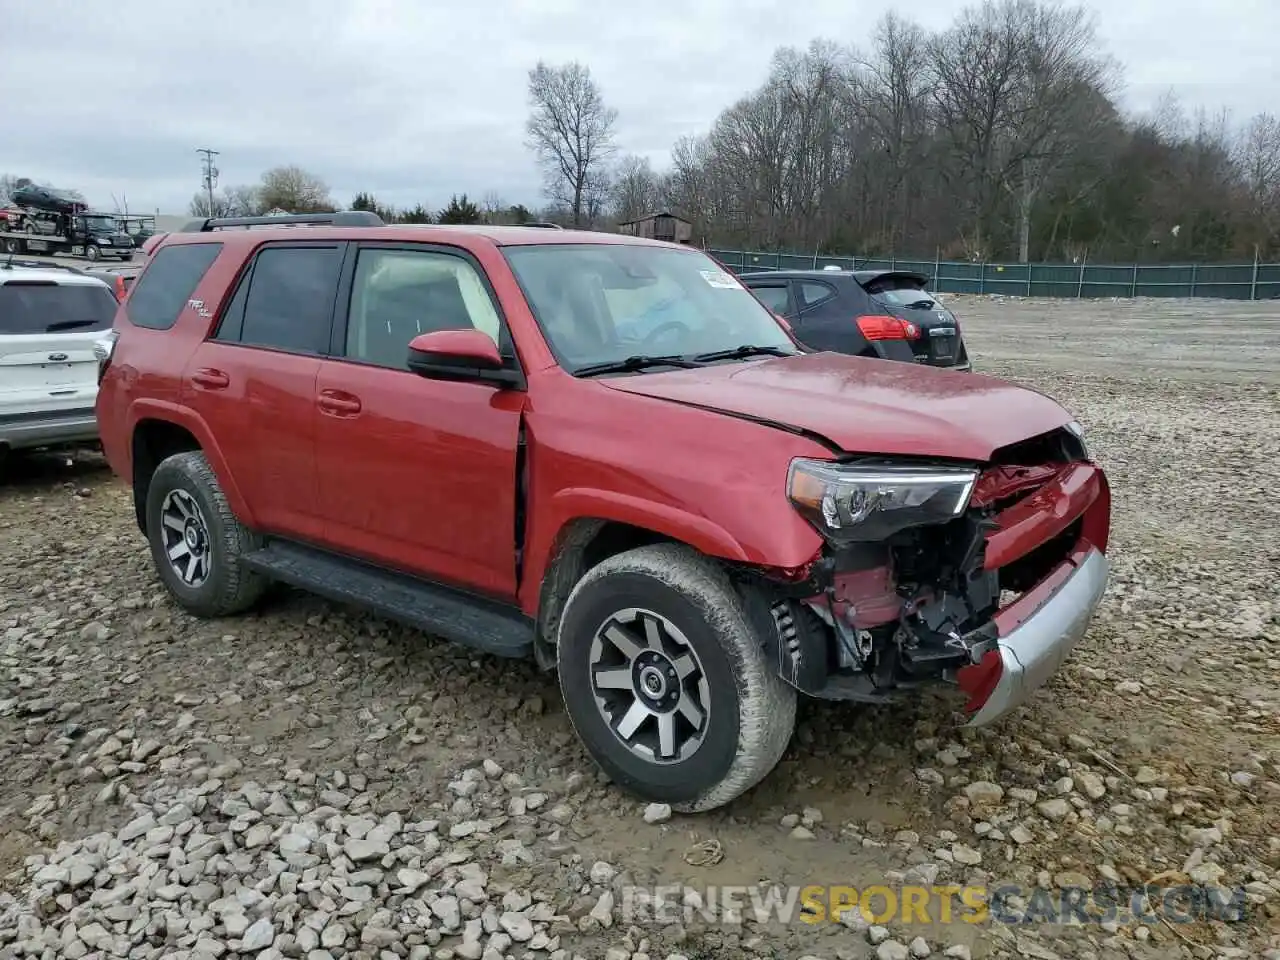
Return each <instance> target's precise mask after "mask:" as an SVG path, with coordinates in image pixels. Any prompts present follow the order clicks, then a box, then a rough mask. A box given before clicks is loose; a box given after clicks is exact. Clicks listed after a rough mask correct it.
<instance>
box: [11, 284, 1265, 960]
mask: <svg viewBox="0 0 1280 960" xmlns="http://www.w3.org/2000/svg"><path fill="white" fill-rule="evenodd" d="M957 310H958V313H959V315H960V316H961V318H962V322H963V323H964V326H965V336H966V338H967V339H968V340H969V341H970V343H971V346H972V349H973V353H974V356H975V358H976V359H977V361H978V365H979V369H981V371H982V372H983V373H991V374H994V375H997V376H1007V377H1010V378H1012V379H1015V380H1018V381H1020V382H1024V383H1026V384H1028V385H1029V386H1032V387H1034V388H1036V389H1039V390H1043V391H1044V392H1046V393H1048V394H1049V395H1050V396H1053V397H1055V398H1058V399H1060V400H1061V401H1062V402H1063V404H1064V405H1065V406H1066V407H1067V408H1068V409H1070V410H1071V411H1072V415H1073V416H1076V417H1078V418H1079V419H1080V421H1081V422H1082V423H1084V424H1085V425H1086V428H1087V431H1088V443H1089V446H1090V449H1091V452H1092V453H1093V455H1094V456H1096V457H1097V458H1098V460H1099V461H1100V462H1101V463H1102V464H1103V465H1104V466H1105V467H1106V468H1107V470H1108V473H1109V479H1110V481H1111V484H1112V490H1113V511H1114V521H1115V525H1114V529H1113V532H1112V536H1111V545H1110V547H1109V549H1108V554H1109V557H1110V560H1111V565H1112V566H1111V580H1110V583H1109V585H1108V590H1107V594H1106V597H1105V598H1104V600H1103V602H1102V605H1101V607H1100V608H1099V611H1098V614H1097V616H1096V618H1095V620H1094V622H1093V624H1092V625H1091V627H1090V630H1089V633H1088V635H1087V636H1086V637H1085V638H1084V639H1083V640H1082V641H1081V642H1080V643H1079V644H1078V645H1077V647H1076V648H1075V649H1074V650H1073V652H1072V655H1071V657H1070V658H1069V659H1068V660H1067V661H1066V663H1064V664H1063V666H1062V667H1061V669H1060V670H1059V671H1058V672H1057V673H1056V674H1055V676H1054V677H1053V678H1052V680H1051V681H1050V682H1049V683H1048V684H1047V685H1046V686H1045V687H1044V688H1043V689H1042V690H1040V691H1038V692H1037V693H1036V695H1035V696H1034V697H1033V698H1032V699H1031V700H1030V701H1029V702H1028V703H1027V704H1026V705H1025V706H1024V707H1022V708H1020V710H1019V711H1018V712H1017V713H1016V714H1015V715H1013V716H1011V717H1009V718H1008V719H1007V720H1006V721H1004V722H1003V723H1001V724H1000V725H999V726H998V728H993V729H981V730H958V729H956V728H955V727H954V726H953V725H952V724H951V722H950V719H951V705H952V702H951V700H949V699H947V698H945V697H941V698H938V699H937V702H936V703H935V701H934V700H933V699H932V698H924V699H921V700H919V701H913V702H911V703H910V704H907V705H903V706H890V707H883V708H881V707H875V708H871V707H868V708H867V709H865V710H857V711H853V710H841V709H837V706H838V705H832V704H824V703H813V704H806V707H805V709H804V710H803V711H802V712H801V718H800V721H799V724H798V728H797V731H796V736H795V739H794V741H793V745H792V747H791V748H790V750H789V752H788V758H787V762H786V763H784V764H782V765H780V766H779V767H778V769H777V770H776V771H774V773H773V774H772V775H771V776H770V778H769V780H768V781H766V782H765V783H764V784H762V786H761V787H760V788H759V789H758V790H756V791H754V792H753V794H752V797H751V798H750V800H749V802H747V803H745V804H734V805H733V806H732V807H731V808H729V809H727V810H721V811H715V812H713V813H711V814H708V815H697V816H693V815H691V816H689V817H681V818H680V820H679V821H678V822H677V823H672V822H671V821H672V818H673V814H672V810H671V808H670V807H669V806H667V805H663V804H650V805H646V804H644V803H637V802H636V801H635V800H633V799H631V798H629V797H626V796H624V795H623V794H622V793H621V792H620V791H619V790H618V788H617V787H616V786H615V785H613V784H611V783H609V782H608V780H607V778H605V777H604V776H603V775H600V774H599V773H598V772H597V771H596V769H595V768H594V767H593V766H592V764H591V763H590V761H589V759H588V758H587V757H586V755H585V753H584V752H583V750H582V748H581V747H580V746H579V744H578V742H577V740H576V738H575V737H574V735H573V732H572V729H571V727H570V726H569V724H568V721H567V719H566V717H565V714H564V711H563V709H562V707H561V705H560V703H559V699H558V691H557V690H556V686H555V681H554V678H553V677H548V676H547V675H545V674H543V673H541V672H539V671H538V670H536V669H535V668H533V667H532V666H530V665H527V664H520V663H509V662H506V661H502V662H498V661H496V660H493V659H492V658H485V657H478V656H476V655H475V654H474V653H472V652H470V651H466V650H462V649H460V648H455V647H452V646H450V645H448V644H445V643H443V642H438V641H435V640H433V639H431V638H425V637H423V636H422V635H421V634H420V633H417V632H415V631H412V630H408V629H405V628H402V627H399V626H396V625H394V624H391V623H388V622H386V621H382V620H379V619H378V618H376V617H371V616H367V615H364V614H362V613H360V612H358V611H354V610H350V609H347V608H343V607H338V606H334V605H330V604H327V603H325V602H324V601H321V600H319V599H317V598H314V597H307V596H304V595H301V594H297V593H295V592H292V591H287V590H282V591H279V592H278V594H277V595H276V596H273V598H272V599H271V601H270V603H266V604H264V606H263V607H262V608H261V609H260V610H259V611H256V612H255V613H253V614H250V615H246V616H241V617H232V618H226V619H219V620H208V621H206V620H200V619H197V618H194V617H191V616H188V615H187V614H185V613H183V612H181V611H180V610H179V609H178V607H177V606H176V605H175V604H174V603H173V602H172V601H171V600H170V599H168V597H167V595H166V594H165V592H164V590H163V588H162V587H161V585H160V583H159V581H158V580H157V578H156V575H155V572H154V569H153V568H152V564H151V559H150V554H149V550H148V548H147V546H146V544H145V542H144V541H143V540H142V539H141V537H140V535H139V533H138V530H137V527H136V523H135V521H134V518H133V502H132V494H131V491H130V490H129V489H128V487H127V486H126V485H125V484H123V483H121V482H118V481H116V480H115V479H113V478H112V477H111V476H110V475H109V474H108V473H106V472H105V471H104V470H103V467H102V461H101V458H100V457H98V456H97V455H94V454H88V453H86V454H85V455H83V456H77V457H76V458H74V460H73V462H72V465H71V466H68V465H67V464H66V461H65V459H63V458H56V457H41V456H36V457H31V458H23V459H22V460H20V461H15V462H10V463H7V464H6V465H5V469H6V470H7V471H8V472H7V473H6V475H5V478H4V479H2V480H0V557H2V558H4V560H9V559H10V558H19V560H20V562H17V563H9V562H3V561H0V764H2V769H3V770H4V773H5V775H4V777H3V778H0V818H2V821H0V822H3V823H4V825H5V829H4V843H2V844H0V876H4V877H5V881H4V883H3V886H0V891H2V892H0V958H4V960H9V958H10V957H12V958H14V960H19V958H20V960H35V958H39V960H61V958H64V957H65V958H67V960H98V958H100V957H101V958H126V957H127V958H129V960H235V958H237V957H249V958H253V960H344V958H350V960H392V958H393V957H394V958H396V960H446V958H448V957H453V958H455V960H467V958H474V960H506V958H507V957H511V958H514V960H524V957H525V955H526V954H529V955H530V960H532V958H544V960H576V958H597V957H604V956H606V954H607V952H608V951H610V950H613V951H615V954H614V955H615V956H624V955H625V956H626V957H627V958H628V960H635V958H637V957H640V958H644V960H648V958H654V960H656V958H661V957H667V956H668V955H674V954H680V955H684V956H686V957H703V958H714V957H730V956H732V957H743V958H744V960H748V958H749V960H758V958H761V957H768V956H787V957H799V956H805V955H809V956H814V957H821V958H823V960H833V958H835V960H845V958H847V957H852V958H854V960H862V958H863V957H866V956H869V955H875V953H876V951H877V950H879V949H880V948H882V947H884V948H886V949H887V950H889V951H893V949H894V947H893V946H887V945H888V944H889V943H890V942H891V941H892V943H893V944H895V945H896V946H898V947H901V946H902V944H903V943H905V942H906V941H907V940H908V939H909V936H914V934H915V932H916V931H915V930H911V931H909V933H908V932H906V931H899V932H898V935H897V937H896V938H895V936H894V935H892V934H891V933H890V932H889V931H888V930H882V931H880V930H874V929H873V928H871V927H870V926H869V925H867V924H866V923H865V921H864V920H862V918H861V917H858V916H857V914H856V913H854V914H846V918H848V917H850V916H852V917H857V919H858V921H860V922H857V923H853V922H849V924H848V925H847V926H846V925H835V924H824V925H814V926H813V927H810V926H808V925H805V924H792V925H790V926H789V927H788V928H787V929H785V930H780V929H777V927H776V926H770V925H756V924H753V923H748V924H747V925H746V926H745V927H734V926H732V925H730V924H723V925H722V924H719V923H710V922H706V921H704V920H702V919H699V917H698V916H697V915H696V914H695V916H694V918H693V920H692V922H690V923H688V924H685V923H683V922H677V923H670V922H659V921H652V920H647V919H644V918H643V916H642V911H635V912H634V914H633V913H631V912H629V910H631V907H632V904H630V903H629V901H628V897H629V896H630V892H631V891H634V890H635V889H651V888H652V886H653V885H655V884H659V883H664V882H666V881H668V880H670V879H671V878H684V879H685V880H686V882H690V883H691V884H693V885H694V886H697V885H698V884H701V883H704V882H710V881H707V880H704V879H703V874H704V873H706V872H707V868H706V867H704V866H695V865H693V864H691V863H688V862H686V861H685V859H684V858H685V856H686V855H687V854H688V852H689V851H690V850H691V849H693V848H695V847H698V848H701V847H703V846H706V844H707V842H708V841H709V840H711V839H712V838H714V840H715V843H716V848H717V850H718V851H719V856H721V857H723V866H720V867H716V868H715V869H716V871H717V872H719V871H724V872H725V873H724V875H725V876H729V875H732V876H738V877H774V878H777V877H789V876H795V875H796V861H795V858H796V856H797V854H798V852H801V851H802V854H803V858H804V861H805V863H804V866H805V870H804V872H805V873H806V874H808V875H812V876H815V877H847V878H848V881H847V882H849V883H850V884H851V885H853V886H855V887H858V888H865V887H866V886H868V885H872V884H880V883H886V882H888V883H889V884H890V885H891V886H894V885H897V884H902V883H918V884H924V885H932V884H951V883H965V882H974V883H982V884H988V885H991V886H996V885H1000V884H1006V883H1011V884H1018V885H1021V886H1023V887H1024V888H1026V887H1031V886H1035V885H1038V884H1040V885H1059V884H1075V883H1077V882H1079V881H1085V882H1088V883H1090V884H1091V883H1093V882H1095V881H1096V880H1099V879H1105V880H1108V881H1110V882H1113V883H1117V884H1120V885H1122V886H1126V885H1132V884H1141V883H1143V882H1145V881H1147V880H1148V879H1149V878H1151V877H1157V876H1165V877H1169V876H1172V877H1175V878H1177V877H1178V875H1179V874H1184V875H1185V876H1186V877H1187V878H1189V879H1190V880H1191V881H1192V882H1204V883H1220V884H1223V885H1228V886H1232V887H1237V886H1238V887H1240V888H1241V889H1243V890H1244V891H1245V892H1246V894H1247V896H1248V897H1249V898H1250V899H1249V908H1250V909H1249V911H1248V912H1247V915H1246V917H1245V918H1244V919H1243V920H1242V921H1241V922H1234V923H1226V924H1218V925H1214V926H1213V927H1212V929H1210V928H1208V927H1206V928H1205V929H1199V928H1196V929H1191V930H1188V931H1187V932H1188V936H1189V937H1190V939H1191V940H1192V941H1194V942H1195V943H1196V944H1197V945H1200V944H1207V945H1208V946H1207V947H1200V946H1197V947H1196V948H1195V950H1193V949H1192V947H1191V946H1190V945H1189V944H1187V943H1184V942H1183V941H1182V940H1181V939H1180V938H1178V937H1176V936H1174V935H1173V934H1171V933H1170V931H1169V930H1168V929H1167V928H1166V927H1164V926H1163V925H1158V924H1157V925H1152V926H1151V927H1150V928H1134V927H1120V926H1117V927H1116V928H1115V929H1112V930H1109V929H1106V928H1105V927H1100V926H1091V927H1086V928H1081V929H1079V930H1073V931H1069V932H1067V933H1059V932H1058V931H1052V932H1051V931H1049V930H1048V929H1045V930H1041V929H1038V928H1036V929H1028V930H1023V929H1017V930H1003V931H1000V932H1002V933H1008V934H1010V935H1011V936H1012V938H1013V939H1004V938H1001V937H1000V936H999V933H1000V932H995V931H993V932H992V940H991V942H990V943H984V944H983V947H984V955H995V956H999V955H1000V954H1004V955H1007V956H1029V957H1037V956H1038V957H1044V956H1048V955H1051V956H1057V957H1059V958H1062V960H1089V958H1091V957H1093V958H1098V960H1101V958H1103V957H1109V956H1113V955H1115V956H1119V955H1125V956H1129V957H1132V958H1133V960H1175V958H1176V960H1235V958H1240V960H1248V958H1254V957H1261V958H1266V960H1270V957H1271V956H1272V955H1274V954H1275V951H1277V950H1280V943H1278V942H1276V939H1275V933H1274V930H1275V929H1276V923H1277V921H1278V920H1280V886H1278V882H1280V873H1277V865H1280V840H1276V839H1275V838H1276V837H1277V835H1278V834H1280V823H1278V822H1277V819H1276V811H1277V810H1278V809H1280V753H1278V751H1277V747H1276V743H1275V723H1274V720H1275V717H1276V716H1277V715H1278V713H1280V655H1278V654H1277V652H1276V651H1277V650H1280V603H1278V602H1277V600H1276V599H1275V589H1274V584H1275V583H1276V582H1277V579H1280V503H1278V502H1277V500H1276V498H1275V495H1274V491H1275V490H1276V489H1278V488H1280V460H1277V458H1276V457H1274V455H1273V451H1274V450H1276V449H1280V416H1277V414H1276V411H1277V409H1280V375H1278V373H1277V371H1280V363H1277V358H1280V326H1277V325H1276V323H1274V322H1273V321H1274V318H1275V316H1276V313H1275V305H1274V303H1271V302H1266V303H1256V304H1249V303H1244V302H1238V301H1237V302H1224V303H1213V302H1211V301H1199V302H1195V303H1188V302H1184V301H1178V300H1173V299H1159V300H1152V301H1147V300H1142V299H1141V298H1139V299H1136V300H1122V301H1117V302H1112V301H1106V302H1102V303H1094V302H1090V301H1071V300H1061V301H1037V300H1033V299H1012V298H1008V297H1006V298H1003V299H1001V300H993V299H988V298H978V297H966V298H961V299H960V300H958V301H957ZM1205 330H1212V331H1213V336H1212V337H1206V336H1205V335H1204V331H1205ZM1046 331H1051V332H1052V336H1049V335H1048V334H1047V333H1046ZM1228 342H1231V343H1239V342H1247V343H1248V344H1249V345H1250V346H1249V350H1248V351H1235V352H1233V353H1232V352H1228V353H1223V352H1222V351H1221V349H1220V347H1221V344H1222V343H1228ZM1223 490H1229V491H1230V496H1229V497H1224V496H1223V495H1222V491H1223ZM1153 491H1156V492H1158V497H1156V494H1155V493H1153ZM1153 498H1156V499H1153ZM1157 500H1158V502H1156V501H1157ZM1206 503H1212V504H1213V514H1214V528H1213V536H1212V537H1209V538H1206V537H1205V536H1204V504H1206ZM847 784H858V785H859V791H860V793H865V797H860V798H859V802H858V804H857V805H855V806H852V807H850V806H846V805H845V803H844V799H843V791H844V790H845V788H846V785H847ZM819 808H822V809H825V813H826V815H825V817H824V815H823V813H822V810H820V809H819ZM853 809H857V810H866V811H874V810H893V811H895V816H901V818H902V819H901V822H900V823H899V822H898V821H896V820H895V822H894V823H884V822H877V821H875V820H867V819H847V818H848V817H851V816H853V814H852V813H843V811H845V810H853ZM872 815H873V814H870V813H865V814H860V816H863V817H865V816H872ZM641 819H644V820H645V821H646V822H647V823H650V824H656V825H662V826H659V827H658V828H657V829H654V830H648V829H646V828H645V827H644V826H643V825H641V827H640V829H639V830H638V832H635V836H633V837H628V836H627V827H626V825H627V824H635V823H638V822H639V821H640V820H641ZM780 823H781V824H783V826H781V827H780V826H779V824H780ZM908 825H909V827H910V829H909V830H907V829H901V828H900V827H905V826H908ZM620 827H621V829H620ZM633 829H634V828H633ZM795 830H799V831H800V833H799V834H798V835H799V836H801V837H803V836H805V832H807V833H809V834H815V833H816V834H819V835H821V838H822V841H821V842H817V843H815V842H805V841H803V840H795V841H792V840H791V839H790V838H789V836H788V834H789V833H790V832H791V831H795ZM978 858H980V859H978ZM886 878H889V879H888V880H887V881H886ZM1167 882H1172V883H1177V882H1182V881H1181V880H1180V879H1175V880H1172V881H1167ZM715 906H718V905H715ZM677 912H678V911H677ZM744 912H746V911H744ZM530 931H532V932H530ZM1139 931H1141V932H1139ZM926 932H927V933H928V935H929V936H931V937H934V938H936V939H938V940H940V941H941V940H942V939H943V938H945V936H946V932H945V931H944V930H943V929H942V928H938V929H936V930H932V931H931V932H930V931H926ZM982 932H983V933H984V934H985V933H987V931H986V930H984V931H982ZM525 934H529V939H527V940H523V941H522V940H520V939H518V937H522V936H524V935H525ZM864 936H865V937H866V938H867V939H868V940H870V941H872V945H870V946H868V945H867V944H865V943H857V942H855V941H858V940H861V939H862V938H863V937H864ZM912 945H914V941H912V944H909V945H908V946H907V947H906V950H907V951H908V955H910V951H911V947H912ZM618 951H621V953H619V952H618ZM1197 951H1199V952H1197ZM939 954H941V955H942V956H945V957H949V958H951V960H962V958H964V957H965V956H967V955H968V952H967V950H966V949H965V948H964V947H963V946H961V945H953V946H950V947H947V948H945V949H943V948H942V946H941V945H940V944H939V946H937V947H935V948H934V953H933V955H934V956H938V955H939Z"/></svg>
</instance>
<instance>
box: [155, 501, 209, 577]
mask: <svg viewBox="0 0 1280 960" xmlns="http://www.w3.org/2000/svg"><path fill="white" fill-rule="evenodd" d="M160 522H161V525H162V528H163V529H162V534H163V536H164V551H165V555H166V556H168V558H169V565H170V566H171V567H172V568H173V572H174V573H176V574H177V575H178V579H179V580H181V581H182V582H183V583H184V584H186V585H187V586H188V587H199V586H201V585H202V584H203V583H204V582H205V580H207V579H208V578H209V561H210V557H209V552H210V542H209V525H208V524H207V523H206V522H205V519H204V512H203V511H202V510H201V509H200V504H199V503H197V502H196V499H195V497H193V496H191V494H189V493H187V491H185V490H180V489H174V490H170V491H169V492H168V494H166V495H165V498H164V503H162V504H161V505H160Z"/></svg>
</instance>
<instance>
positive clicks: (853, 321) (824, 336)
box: [738, 270, 970, 370]
mask: <svg viewBox="0 0 1280 960" xmlns="http://www.w3.org/2000/svg"><path fill="white" fill-rule="evenodd" d="M738 279H740V280H741V281H742V282H743V283H744V284H745V285H746V286H747V287H748V288H750V289H751V291H752V292H754V293H755V295H756V296H757V297H759V298H760V301H761V302H762V303H763V304H764V305H765V306H766V307H768V308H769V309H770V310H772V311H773V312H774V313H776V314H779V315H780V316H783V317H785V318H786V319H787V321H788V322H789V323H790V324H791V326H792V328H793V330H794V331H795V335H796V337H797V339H799V340H800V342H801V343H803V344H805V346H808V347H811V348H813V349H814V350H830V351H832V352H835V353H849V354H854V355H855V356H866V357H879V358H881V359H883V360H909V361H913V362H915V363H927V364H929V365H931V366H936V367H948V368H950V369H953V370H969V369H970V363H969V353H968V351H967V350H966V349H965V345H964V337H963V336H962V335H961V333H960V324H959V322H958V321H957V320H956V317H955V314H953V313H952V312H951V311H950V310H948V309H947V308H946V307H945V306H943V305H942V304H941V303H939V302H938V300H937V299H935V298H934V296H933V294H931V293H929V292H928V291H927V290H926V289H925V285H926V284H927V283H928V282H929V278H928V277H926V276H924V275H922V274H919V273H912V272H910V271H906V270H776V271H769V272H767V273H744V274H741V275H740V276H739V277H738Z"/></svg>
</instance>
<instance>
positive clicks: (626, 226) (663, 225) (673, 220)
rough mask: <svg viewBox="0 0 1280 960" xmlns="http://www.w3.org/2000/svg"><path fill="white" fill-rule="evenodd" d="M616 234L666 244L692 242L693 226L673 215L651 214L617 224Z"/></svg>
mask: <svg viewBox="0 0 1280 960" xmlns="http://www.w3.org/2000/svg"><path fill="white" fill-rule="evenodd" d="M618 232H619V233H625V234H627V236H631V237H645V238H647V239H649V240H665V241H667V242H668V243H692V242H693V224H692V223H690V222H689V221H688V220H685V219H684V218H683V217H677V216H676V215H675V214H674V213H652V214H650V215H649V216H647V217H641V218H640V219H639V220H628V221H626V222H625V223H620V224H618Z"/></svg>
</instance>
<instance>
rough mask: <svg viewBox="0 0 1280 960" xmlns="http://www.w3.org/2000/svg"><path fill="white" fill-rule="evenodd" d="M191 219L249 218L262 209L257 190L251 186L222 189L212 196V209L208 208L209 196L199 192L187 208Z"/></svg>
mask: <svg viewBox="0 0 1280 960" xmlns="http://www.w3.org/2000/svg"><path fill="white" fill-rule="evenodd" d="M188 209H189V210H190V213H191V215H192V216H193V217H251V216H255V215H256V214H259V213H261V212H262V211H263V210H264V209H266V208H264V207H263V206H262V201H261V199H260V198H259V193H258V188H257V187H251V186H238V187H223V189H222V190H221V192H219V193H215V194H214V195H213V208H212V209H210V207H209V195H208V194H207V193H204V192H201V193H197V194H196V195H195V196H193V197H192V198H191V204H190V206H189V208H188Z"/></svg>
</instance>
